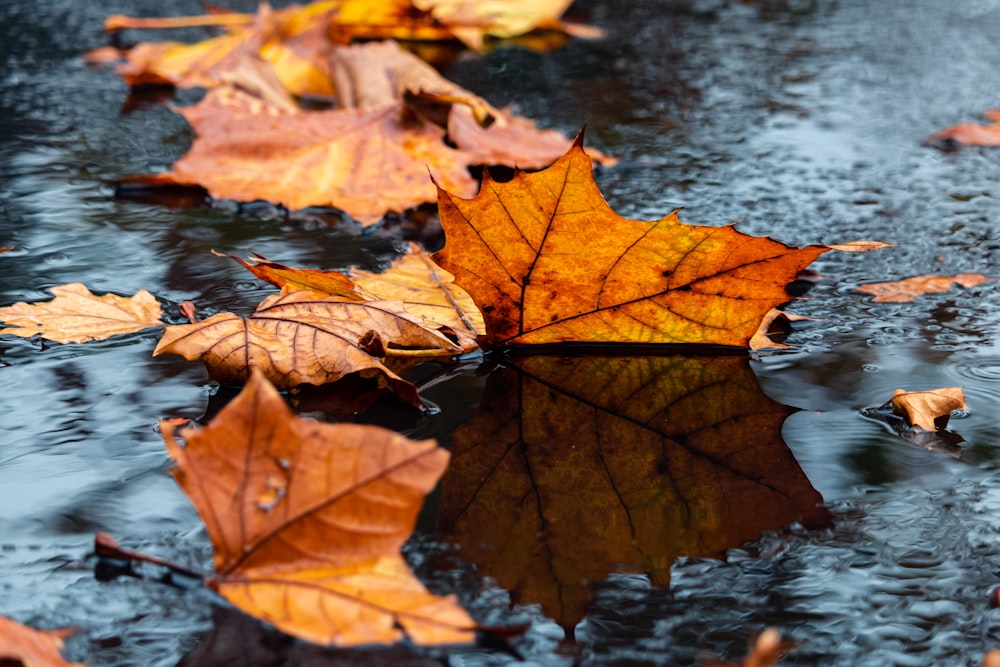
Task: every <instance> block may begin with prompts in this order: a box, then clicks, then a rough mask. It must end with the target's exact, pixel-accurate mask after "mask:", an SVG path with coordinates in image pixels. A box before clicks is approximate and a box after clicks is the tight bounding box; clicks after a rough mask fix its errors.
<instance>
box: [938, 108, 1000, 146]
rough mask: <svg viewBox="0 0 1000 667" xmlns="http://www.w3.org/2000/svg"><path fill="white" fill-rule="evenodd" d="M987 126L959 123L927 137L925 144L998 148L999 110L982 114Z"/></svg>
mask: <svg viewBox="0 0 1000 667" xmlns="http://www.w3.org/2000/svg"><path fill="white" fill-rule="evenodd" d="M982 115H983V118H986V119H988V120H991V121H993V122H992V123H988V124H985V125H983V124H980V123H959V124H958V125H952V126H951V127H947V128H945V129H943V130H940V131H938V132H935V133H934V134H932V135H931V136H929V137H927V143H929V144H932V145H939V146H947V145H948V143H949V142H951V143H956V144H962V145H965V146H1000V109H991V110H990V111H984V112H983V114H982Z"/></svg>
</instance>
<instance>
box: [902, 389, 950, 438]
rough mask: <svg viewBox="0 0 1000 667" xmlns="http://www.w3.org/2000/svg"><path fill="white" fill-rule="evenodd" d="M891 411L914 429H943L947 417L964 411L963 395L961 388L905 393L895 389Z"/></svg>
mask: <svg viewBox="0 0 1000 667" xmlns="http://www.w3.org/2000/svg"><path fill="white" fill-rule="evenodd" d="M890 403H891V404H892V410H893V412H895V413H896V414H898V415H899V416H901V417H903V418H904V419H906V421H907V422H908V423H909V424H910V425H911V426H914V427H919V428H922V429H924V430H925V431H937V430H939V428H938V425H940V426H941V428H944V427H945V426H946V425H947V423H948V416H949V415H951V413H952V412H953V411H955V410H959V409H966V408H968V407H969V406H968V405H966V403H965V394H964V393H963V392H962V388H961V387H943V388H941V389H932V390H930V391H905V390H903V389H897V390H896V391H894V392H893V394H892V399H891V401H890Z"/></svg>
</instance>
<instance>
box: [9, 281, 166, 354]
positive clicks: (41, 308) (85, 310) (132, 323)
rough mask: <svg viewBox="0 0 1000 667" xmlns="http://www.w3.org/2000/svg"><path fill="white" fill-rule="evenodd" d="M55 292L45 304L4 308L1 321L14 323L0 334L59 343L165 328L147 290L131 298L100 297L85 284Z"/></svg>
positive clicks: (23, 304)
mask: <svg viewBox="0 0 1000 667" xmlns="http://www.w3.org/2000/svg"><path fill="white" fill-rule="evenodd" d="M49 291H50V292H52V293H53V294H54V295H55V298H54V299H52V300H51V301H44V302H42V303H24V302H19V303H15V304H14V305H13V306H5V307H3V308H0V321H2V322H4V323H5V324H8V325H11V326H8V327H7V328H5V329H0V334H12V335H14V336H21V337H22V338H30V337H32V336H35V335H40V336H41V337H42V338H45V339H47V340H51V341H54V342H56V343H86V342H88V341H95V340H105V339H107V338H110V337H111V336H116V335H118V334H127V333H135V332H137V331H142V330H143V329H150V328H153V327H162V326H163V322H161V321H160V317H161V316H162V313H161V310H160V304H159V302H157V300H156V299H155V298H154V297H153V295H152V294H150V293H149V292H147V291H146V290H139V291H138V292H136V293H135V295H134V296H131V297H121V296H117V295H115V294H105V295H104V296H100V297H99V296H96V295H94V294H93V293H92V292H91V291H90V290H88V289H87V288H86V287H85V286H84V285H83V284H81V283H70V284H68V285H58V286H56V287H51V288H49Z"/></svg>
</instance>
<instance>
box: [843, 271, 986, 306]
mask: <svg viewBox="0 0 1000 667" xmlns="http://www.w3.org/2000/svg"><path fill="white" fill-rule="evenodd" d="M991 280H995V278H991V277H989V276H984V275H980V274H978V273H960V274H958V275H956V276H942V275H937V274H930V275H924V276H914V277H912V278H906V279H905V280H896V281H891V282H885V283H869V284H867V285H859V286H858V288H857V291H859V292H863V293H864V294H873V295H875V298H874V299H872V301H874V302H877V303H906V302H913V301H916V299H915V298H914V297H916V296H921V295H923V294H934V293H938V292H947V291H948V290H950V289H951V288H952V286H953V285H955V284H956V283H957V284H959V285H961V286H962V287H975V286H976V285H982V284H983V283H986V282H989V281H991Z"/></svg>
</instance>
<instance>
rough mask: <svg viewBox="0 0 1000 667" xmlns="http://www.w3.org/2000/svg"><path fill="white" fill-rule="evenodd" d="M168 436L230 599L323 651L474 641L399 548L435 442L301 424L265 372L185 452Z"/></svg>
mask: <svg viewBox="0 0 1000 667" xmlns="http://www.w3.org/2000/svg"><path fill="white" fill-rule="evenodd" d="M161 430H162V433H163V438H164V440H165V441H166V446H167V451H168V452H169V454H170V456H171V458H173V460H174V461H175V462H176V464H177V467H176V468H175V469H174V471H173V473H174V476H175V478H176V479H177V482H178V483H179V484H180V486H181V488H183V489H184V491H185V492H186V493H187V494H188V497H189V498H190V499H191V502H192V503H193V504H194V505H195V507H196V508H197V510H198V513H199V514H200V515H201V517H202V519H203V520H204V522H205V528H206V530H207V531H208V535H209V537H210V538H211V540H212V546H213V549H214V564H215V576H214V577H212V578H210V579H209V580H208V582H207V585H208V586H209V587H211V588H213V589H214V590H216V591H218V592H219V594H220V595H222V596H223V597H224V598H226V599H227V600H229V601H230V602H231V603H232V604H234V605H236V606H237V607H239V608H240V609H242V610H243V611H245V612H247V613H249V614H251V615H253V616H256V617H257V618H261V619H263V620H265V621H267V622H269V623H272V624H273V625H275V626H277V627H278V628H279V629H281V630H283V631H284V632H287V633H289V634H291V635H294V636H296V637H300V638H302V639H305V640H308V641H311V642H316V643H320V644H337V645H342V646H345V645H355V644H368V643H389V642H395V641H397V640H399V639H401V638H402V637H403V636H406V637H408V638H410V639H411V640H412V641H414V642H416V643H419V644H441V643H458V642H468V641H470V640H471V639H472V631H473V628H474V623H473V622H472V620H471V619H470V618H469V616H468V614H466V612H465V611H464V610H463V609H462V607H461V606H459V604H458V602H457V600H456V599H455V597H454V596H448V597H438V596H435V595H433V594H431V593H429V592H428V591H427V590H426V588H424V586H423V585H422V584H421V583H420V581H419V580H417V579H416V577H414V576H413V574H412V572H410V570H409V567H408V566H407V565H406V563H405V561H404V560H403V558H402V556H401V555H400V553H399V549H400V547H401V546H402V544H403V542H404V541H405V540H406V539H407V538H408V537H409V535H410V533H411V532H412V530H413V527H414V525H415V523H416V517H417V513H418V512H419V510H420V507H421V504H422V502H423V499H424V496H425V495H426V494H427V493H428V492H429V491H430V490H431V489H433V488H434V486H435V484H436V483H437V481H438V479H439V478H440V476H441V474H442V473H443V472H444V469H445V467H446V466H447V464H448V453H447V452H446V451H445V450H443V449H440V448H439V447H437V445H436V443H435V442H434V441H433V440H423V441H411V440H408V439H407V438H405V437H404V436H401V435H399V434H397V433H394V432H391V431H388V430H386V429H383V428H380V427H376V426H369V425H356V424H319V423H317V422H315V421H312V420H303V419H299V418H297V417H295V416H294V415H293V414H292V413H291V411H290V410H289V409H288V407H287V406H286V405H285V402H284V401H283V400H282V398H281V396H280V395H279V394H278V392H277V391H276V390H275V389H274V387H272V386H271V385H270V383H268V382H267V380H266V379H265V378H264V376H263V374H262V373H261V372H260V371H259V370H256V369H255V370H254V371H253V372H252V374H251V377H250V379H249V381H248V382H247V385H246V387H244V389H243V391H242V392H241V393H240V395H239V396H238V397H237V398H236V399H234V400H233V401H232V402H231V403H230V404H229V405H227V406H226V407H225V408H224V409H223V410H222V411H221V412H220V413H219V414H218V415H217V416H216V417H215V418H214V419H213V420H212V422H211V423H210V424H209V425H208V426H206V427H204V428H202V429H198V430H195V429H184V430H182V431H181V432H180V436H181V437H183V438H184V441H185V444H184V445H181V444H180V443H178V441H177V440H176V439H175V437H174V425H173V424H172V423H170V422H167V421H164V422H161Z"/></svg>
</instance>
